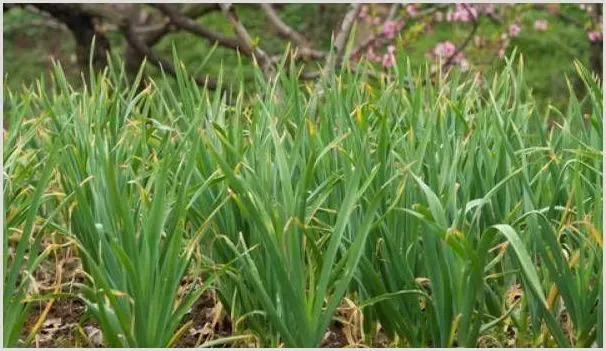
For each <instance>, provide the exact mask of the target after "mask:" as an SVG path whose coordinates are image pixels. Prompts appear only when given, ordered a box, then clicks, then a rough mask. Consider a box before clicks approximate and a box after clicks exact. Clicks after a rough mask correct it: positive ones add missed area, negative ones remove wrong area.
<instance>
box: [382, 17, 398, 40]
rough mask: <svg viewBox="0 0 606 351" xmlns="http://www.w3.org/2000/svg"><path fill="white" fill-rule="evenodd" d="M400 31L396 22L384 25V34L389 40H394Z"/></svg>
mask: <svg viewBox="0 0 606 351" xmlns="http://www.w3.org/2000/svg"><path fill="white" fill-rule="evenodd" d="M397 31H398V25H397V24H396V22H394V21H387V22H385V24H384V25H383V34H384V35H385V37H387V39H393V38H395V37H396V32H397Z"/></svg>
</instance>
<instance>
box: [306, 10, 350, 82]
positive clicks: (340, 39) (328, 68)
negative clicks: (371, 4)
mask: <svg viewBox="0 0 606 351" xmlns="http://www.w3.org/2000/svg"><path fill="white" fill-rule="evenodd" d="M360 6H361V4H351V5H350V8H349V10H348V11H347V13H346V14H345V17H344V18H343V23H342V24H341V30H340V31H339V33H338V34H337V36H336V38H335V42H334V44H333V51H332V52H331V53H330V54H329V55H328V57H327V58H326V63H325V64H324V69H323V73H322V81H324V80H325V79H326V78H327V77H328V76H330V75H331V74H332V73H333V72H334V70H335V66H336V64H337V62H341V60H342V58H343V53H344V50H345V44H346V43H347V39H348V38H349V34H350V33H351V28H352V26H353V24H354V21H355V19H356V16H357V15H358V12H359V11H360ZM319 87H320V85H318V86H316V88H319Z"/></svg>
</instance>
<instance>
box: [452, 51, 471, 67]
mask: <svg viewBox="0 0 606 351" xmlns="http://www.w3.org/2000/svg"><path fill="white" fill-rule="evenodd" d="M464 61H467V59H466V58H465V54H464V53H462V52H459V53H458V54H456V55H455V57H453V58H452V62H454V63H458V64H460V63H461V62H464Z"/></svg>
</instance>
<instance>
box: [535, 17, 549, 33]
mask: <svg viewBox="0 0 606 351" xmlns="http://www.w3.org/2000/svg"><path fill="white" fill-rule="evenodd" d="M534 29H535V30H536V31H537V32H544V31H546V30H547V20H544V19H538V20H536V21H534Z"/></svg>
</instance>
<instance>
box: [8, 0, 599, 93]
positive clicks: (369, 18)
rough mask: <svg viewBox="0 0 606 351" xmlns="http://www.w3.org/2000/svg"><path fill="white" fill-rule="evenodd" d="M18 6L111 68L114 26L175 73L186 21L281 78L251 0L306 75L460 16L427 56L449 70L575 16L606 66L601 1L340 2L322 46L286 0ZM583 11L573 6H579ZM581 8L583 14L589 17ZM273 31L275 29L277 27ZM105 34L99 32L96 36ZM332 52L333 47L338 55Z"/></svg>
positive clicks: (127, 55) (487, 58) (386, 54)
mask: <svg viewBox="0 0 606 351" xmlns="http://www.w3.org/2000/svg"><path fill="white" fill-rule="evenodd" d="M15 6H25V7H27V8H31V9H35V10H37V11H39V12H41V13H44V14H47V15H50V17H51V18H53V19H54V20H55V21H57V22H59V23H60V24H62V25H63V26H64V27H66V28H67V30H69V31H71V32H72V34H73V36H74V39H75V40H76V42H77V58H78V61H79V62H80V63H81V64H82V65H83V66H84V67H86V66H87V65H88V54H89V52H90V49H91V47H90V45H91V43H94V45H95V48H94V51H93V52H94V57H93V64H94V66H95V67H96V68H97V69H102V68H103V67H104V66H105V65H106V64H107V62H106V52H107V51H110V50H111V47H110V40H109V39H108V35H109V34H110V33H111V34H118V35H120V36H121V37H122V38H123V39H124V41H123V42H124V43H125V50H124V60H125V62H126V68H127V70H128V71H129V72H130V73H131V75H132V74H134V73H136V71H137V70H138V68H139V67H140V65H141V63H142V62H143V60H144V59H147V61H148V62H150V63H151V64H153V65H155V66H158V67H160V66H161V67H162V68H163V69H164V71H165V72H167V73H169V74H174V72H175V70H174V68H173V66H174V63H173V62H171V60H170V59H168V58H166V57H164V56H162V54H161V53H160V52H159V51H158V50H157V49H155V48H154V46H155V45H156V44H157V43H158V42H159V41H160V40H161V38H163V37H164V36H165V35H166V34H169V33H172V32H176V31H184V32H188V33H191V34H194V35H196V36H197V37H199V38H200V39H201V40H204V41H206V42H208V43H209V44H217V45H219V46H221V47H223V48H228V49H233V50H236V51H238V52H239V53H240V55H241V56H243V57H245V58H247V59H250V60H254V61H256V62H257V63H258V64H259V66H260V67H261V68H262V70H263V72H264V74H265V76H266V77H268V78H271V77H272V72H274V70H275V68H274V66H275V65H276V64H278V62H279V61H280V60H281V58H282V52H276V51H275V50H273V52H272V50H271V48H268V47H266V45H267V44H266V43H267V41H268V40H267V39H268V37H261V38H253V36H251V35H250V33H249V30H248V29H247V28H246V26H244V25H243V23H242V22H241V21H240V18H239V17H238V14H237V11H238V9H240V8H241V6H253V7H254V8H255V9H257V10H258V11H259V12H260V13H261V15H262V16H264V18H265V19H266V20H267V23H268V24H269V25H270V26H271V27H273V28H274V31H273V33H274V34H276V35H277V36H279V37H280V38H282V39H283V40H285V41H288V42H290V43H291V47H292V49H293V54H292V55H291V58H292V59H294V60H296V62H297V63H300V64H305V63H312V62H320V63H322V65H321V67H322V68H321V69H320V70H319V71H316V70H310V69H309V67H316V66H317V65H313V64H307V65H304V66H306V69H305V70H303V71H302V73H301V74H302V75H303V77H304V78H309V79H315V78H320V77H326V76H327V75H328V74H330V73H331V72H334V70H335V68H337V67H338V66H339V65H341V64H342V62H344V61H345V57H344V56H345V55H347V54H349V55H350V56H351V57H350V58H351V60H349V62H352V63H354V64H355V63H356V62H360V60H361V59H365V60H367V61H370V62H373V63H375V64H376V65H377V66H379V67H382V68H383V69H384V70H385V71H387V72H388V71H389V70H390V69H391V68H392V67H393V66H394V64H395V63H396V56H397V55H398V54H399V53H400V54H401V53H404V54H407V55H410V54H411V52H413V51H414V50H417V48H415V44H416V43H417V42H418V41H419V40H420V39H422V38H424V37H428V36H431V35H432V33H434V29H435V28H436V27H438V26H441V27H442V28H443V27H444V26H452V28H453V33H455V32H457V33H459V35H454V34H453V35H452V36H451V37H450V38H448V39H441V40H440V41H439V42H437V43H436V44H435V45H434V46H433V47H432V48H430V49H428V50H426V52H425V57H426V59H428V60H430V61H431V62H432V66H431V69H432V70H433V71H434V72H437V71H439V70H444V71H447V70H449V69H452V68H458V69H460V70H462V71H469V70H474V71H476V72H477V73H478V74H479V73H480V71H481V69H480V66H482V64H485V63H487V62H493V61H495V60H499V59H502V58H503V57H505V55H506V52H507V50H510V49H511V48H512V44H511V43H512V40H514V39H515V38H522V37H524V36H525V35H526V33H530V32H536V33H545V32H549V31H550V30H552V27H553V23H556V21H555V20H556V19H557V22H558V23H561V22H562V21H564V22H566V23H570V24H572V25H574V26H576V27H577V28H578V30H579V31H584V32H585V33H586V38H587V39H586V40H587V41H589V42H590V48H591V66H592V69H593V70H594V71H595V72H596V73H597V74H598V76H600V77H601V75H602V37H603V35H602V32H603V29H602V6H601V4H591V5H587V4H580V5H570V4H548V5H544V4H514V5H505V4H503V5H498V4H466V3H459V4H414V3H408V4H393V5H385V4H366V5H363V4H356V5H352V6H349V7H347V6H343V7H339V8H342V9H343V12H342V14H341V15H340V16H339V19H338V20H337V21H334V23H335V25H334V29H333V38H334V48H335V49H336V50H330V51H329V50H322V49H320V48H318V47H317V46H318V45H317V43H315V42H314V40H313V39H314V38H310V37H308V36H307V35H306V33H302V32H299V31H297V30H295V29H294V28H293V26H292V25H289V24H288V23H286V22H285V21H284V20H283V19H282V17H281V15H280V13H279V7H278V5H272V4H260V5H228V4H193V5H192V4H158V3H154V4H149V5H145V4H37V3H36V4H29V5H25V4H20V5H12V4H5V5H4V11H7V10H9V9H10V8H14V7H15ZM529 10H534V11H537V10H539V11H540V12H541V13H542V15H541V16H540V18H537V19H536V20H534V23H532V25H529V24H528V23H523V21H522V18H523V16H524V14H525V12H527V11H529ZM572 10H574V11H576V12H577V13H578V12H580V13H581V15H580V16H579V15H577V16H570V15H569V14H568V13H569V12H570V11H572ZM212 13H223V15H224V20H225V22H227V23H229V25H230V26H231V28H232V29H233V34H232V35H228V34H224V33H223V32H221V31H220V30H216V29H214V28H210V27H209V26H207V25H204V24H202V22H201V21H200V19H202V18H204V17H205V16H208V15H209V14H212ZM579 18H580V19H579ZM356 25H357V26H358V27H364V26H365V27H367V28H370V30H367V31H366V33H364V35H358V36H356V38H355V42H354V47H353V50H352V51H351V52H346V50H344V47H345V43H346V42H347V41H348V39H350V32H351V31H352V29H353V28H354V27H355V26H356ZM482 26H492V27H494V28H497V29H496V30H493V31H492V32H491V33H492V34H490V35H485V34H484V35H482V34H480V32H481V31H480V30H479V29H480V28H481V27H482ZM269 35H270V34H269V33H268V34H267V36H269ZM93 37H95V38H96V39H95V41H92V38H93ZM329 52H332V54H330V55H329ZM192 78H194V79H195V80H196V82H198V83H199V84H200V85H202V86H206V87H208V88H211V89H213V88H215V87H216V86H217V83H216V80H215V79H214V78H213V77H212V76H211V75H210V74H207V75H203V76H195V77H193V76H192Z"/></svg>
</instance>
